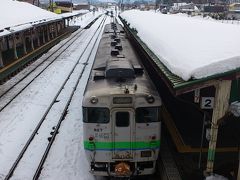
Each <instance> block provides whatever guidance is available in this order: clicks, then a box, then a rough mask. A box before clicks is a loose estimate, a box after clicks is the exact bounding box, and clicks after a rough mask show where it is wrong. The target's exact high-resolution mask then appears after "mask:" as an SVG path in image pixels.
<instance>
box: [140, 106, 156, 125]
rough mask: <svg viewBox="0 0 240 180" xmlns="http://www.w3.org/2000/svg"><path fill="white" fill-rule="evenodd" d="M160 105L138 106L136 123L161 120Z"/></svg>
mask: <svg viewBox="0 0 240 180" xmlns="http://www.w3.org/2000/svg"><path fill="white" fill-rule="evenodd" d="M159 110H160V107H138V108H136V123H152V122H159V121H160V119H159Z"/></svg>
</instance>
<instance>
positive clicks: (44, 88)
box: [0, 15, 96, 179]
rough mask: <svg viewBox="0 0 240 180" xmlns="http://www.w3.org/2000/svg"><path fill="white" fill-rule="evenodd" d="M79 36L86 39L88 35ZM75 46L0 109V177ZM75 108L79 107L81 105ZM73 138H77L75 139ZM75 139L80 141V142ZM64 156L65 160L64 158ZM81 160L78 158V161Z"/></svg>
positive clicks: (46, 102) (62, 76)
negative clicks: (5, 106)
mask: <svg viewBox="0 0 240 180" xmlns="http://www.w3.org/2000/svg"><path fill="white" fill-rule="evenodd" d="M95 17H96V16H93V15H91V16H86V17H84V18H86V20H84V23H86V22H87V21H89V20H90V19H93V18H95ZM89 31H91V32H92V31H93V30H90V29H89ZM83 39H84V40H86V39H88V37H85V38H83ZM84 40H81V39H79V41H80V43H84ZM78 48H79V45H77V46H76V45H75V47H72V49H69V50H68V51H67V52H66V53H65V57H63V58H62V59H61V60H58V61H57V62H56V63H55V66H53V65H52V66H51V67H50V68H48V71H47V72H45V73H44V74H42V75H41V76H40V77H39V78H38V81H37V82H36V83H35V84H34V85H31V86H30V87H29V88H28V89H27V90H26V91H24V92H23V93H22V94H21V95H20V96H19V97H18V98H17V99H16V100H15V101H14V102H13V103H12V104H11V105H10V106H8V107H7V108H5V109H4V110H3V111H2V112H1V113H0V124H1V125H0V179H2V178H4V176H5V175H6V173H7V168H8V167H9V166H10V165H11V164H12V162H13V160H14V159H15V158H16V155H17V154H16V153H17V152H18V151H19V147H20V146H23V145H24V143H25V139H27V138H28V137H29V135H30V133H31V131H32V130H33V128H34V126H35V125H36V123H37V122H38V121H39V118H41V117H42V115H43V114H44V112H45V110H46V108H47V106H49V104H50V102H51V100H52V98H53V97H54V94H55V93H56V92H55V91H56V90H57V89H59V86H60V85H61V84H62V83H61V82H62V81H63V80H64V79H65V78H66V77H67V74H68V71H69V70H70V69H71V68H72V66H73V64H74V60H73V59H76V57H75V56H77V57H78V53H79V50H77V51H74V50H73V49H78ZM81 50H83V48H81ZM50 51H51V50H50ZM86 79H87V78H86ZM3 86H4V85H3ZM0 88H1V86H0ZM81 88H82V87H81ZM78 108H79V109H78V110H79V111H81V106H79V107H78ZM75 117H76V118H78V117H77V116H75ZM74 120H76V119H74ZM78 131H80V129H78ZM75 141H79V139H76V140H75ZM79 143H81V144H82V142H79ZM67 148H70V147H67ZM80 158H81V157H80ZM65 160H66V161H69V160H68V159H65ZM82 161H83V160H82V159H81V161H80V162H82ZM59 166H60V165H59ZM70 168H71V167H70ZM86 168H87V167H86ZM80 177H81V175H80Z"/></svg>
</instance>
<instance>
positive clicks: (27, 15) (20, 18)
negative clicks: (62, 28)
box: [0, 0, 85, 37]
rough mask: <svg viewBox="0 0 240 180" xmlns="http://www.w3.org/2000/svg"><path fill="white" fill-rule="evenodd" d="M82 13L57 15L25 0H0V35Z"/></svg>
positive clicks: (81, 12)
mask: <svg viewBox="0 0 240 180" xmlns="http://www.w3.org/2000/svg"><path fill="white" fill-rule="evenodd" d="M83 13H85V11H84V12H83V11H77V12H74V13H67V14H61V15H58V14H55V13H52V12H50V11H47V10H44V9H41V8H39V7H36V6H34V5H32V4H29V3H26V2H19V1H15V0H1V6H0V17H1V20H0V37H1V36H6V35H9V34H12V33H14V32H18V31H22V30H24V29H28V28H31V27H34V26H37V25H39V24H45V23H49V22H51V21H56V20H60V19H62V18H64V19H66V18H71V17H73V16H76V15H79V14H83Z"/></svg>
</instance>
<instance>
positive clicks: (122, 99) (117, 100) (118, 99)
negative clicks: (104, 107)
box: [113, 97, 132, 104]
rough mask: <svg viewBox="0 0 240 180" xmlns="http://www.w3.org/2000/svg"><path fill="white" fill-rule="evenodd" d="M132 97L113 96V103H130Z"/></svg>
mask: <svg viewBox="0 0 240 180" xmlns="http://www.w3.org/2000/svg"><path fill="white" fill-rule="evenodd" d="M131 103H132V98H131V97H114V98H113V104H131Z"/></svg>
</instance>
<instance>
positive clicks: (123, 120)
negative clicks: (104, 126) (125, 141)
mask: <svg viewBox="0 0 240 180" xmlns="http://www.w3.org/2000/svg"><path fill="white" fill-rule="evenodd" d="M116 126H117V127H128V126H129V112H116Z"/></svg>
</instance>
